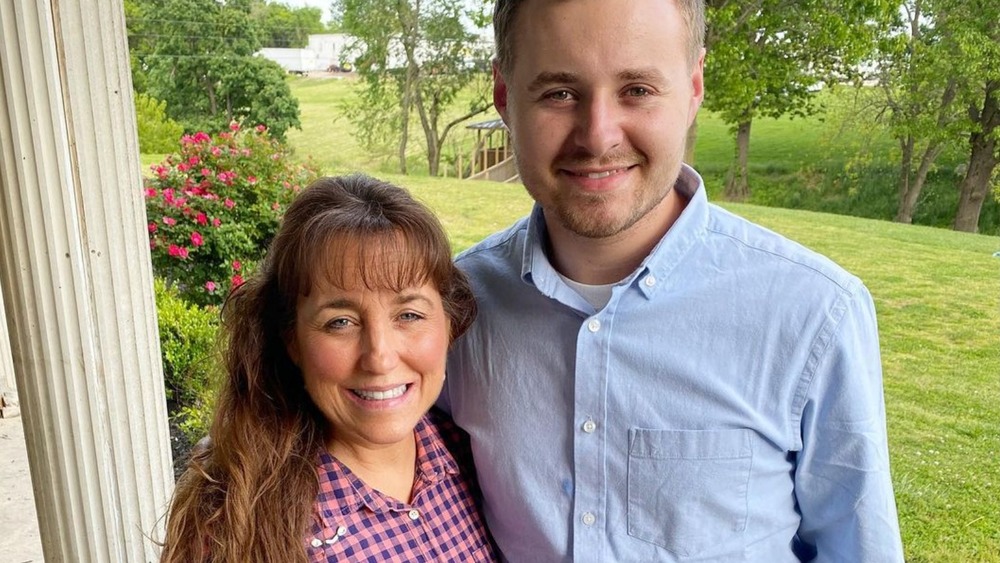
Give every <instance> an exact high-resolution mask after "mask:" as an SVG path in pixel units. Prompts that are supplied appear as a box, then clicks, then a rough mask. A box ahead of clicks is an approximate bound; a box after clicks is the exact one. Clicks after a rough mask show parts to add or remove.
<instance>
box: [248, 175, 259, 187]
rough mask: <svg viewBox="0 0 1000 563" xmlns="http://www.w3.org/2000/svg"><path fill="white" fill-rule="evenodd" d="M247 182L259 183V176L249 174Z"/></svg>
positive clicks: (251, 183)
mask: <svg viewBox="0 0 1000 563" xmlns="http://www.w3.org/2000/svg"><path fill="white" fill-rule="evenodd" d="M247 183H248V184H250V185H253V184H256V183H257V177H256V176H247Z"/></svg>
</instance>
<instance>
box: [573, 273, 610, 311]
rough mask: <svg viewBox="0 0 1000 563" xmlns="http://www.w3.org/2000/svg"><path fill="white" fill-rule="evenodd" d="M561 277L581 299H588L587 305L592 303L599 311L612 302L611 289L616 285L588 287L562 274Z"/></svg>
mask: <svg viewBox="0 0 1000 563" xmlns="http://www.w3.org/2000/svg"><path fill="white" fill-rule="evenodd" d="M559 277H561V278H562V279H563V281H564V282H566V285H568V286H570V287H571V288H572V289H573V290H574V291H576V292H577V293H579V294H580V297H583V298H584V299H586V300H587V303H590V304H591V305H592V306H593V307H594V309H595V310H597V311H600V310H601V309H603V308H604V306H605V305H607V304H608V301H610V300H611V288H612V287H614V285H615V284H613V283H609V284H604V285H588V284H585V283H580V282H578V281H573V280H571V279H569V278H567V277H566V276H564V275H562V274H559Z"/></svg>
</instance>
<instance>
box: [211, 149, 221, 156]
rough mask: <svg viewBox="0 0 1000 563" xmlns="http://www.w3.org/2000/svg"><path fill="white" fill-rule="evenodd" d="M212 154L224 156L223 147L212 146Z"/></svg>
mask: <svg viewBox="0 0 1000 563" xmlns="http://www.w3.org/2000/svg"><path fill="white" fill-rule="evenodd" d="M212 156H222V149H220V148H219V147H212Z"/></svg>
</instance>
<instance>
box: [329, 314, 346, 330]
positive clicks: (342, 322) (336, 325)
mask: <svg viewBox="0 0 1000 563" xmlns="http://www.w3.org/2000/svg"><path fill="white" fill-rule="evenodd" d="M350 325H351V321H349V320H348V319H345V318H343V317H340V318H336V319H330V320H329V321H327V323H326V324H325V325H323V326H325V327H326V328H327V329H331V330H337V329H342V328H347V327H348V326H350Z"/></svg>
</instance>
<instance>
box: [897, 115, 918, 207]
mask: <svg viewBox="0 0 1000 563" xmlns="http://www.w3.org/2000/svg"><path fill="white" fill-rule="evenodd" d="M913 145H914V140H913V135H907V136H906V137H905V138H902V139H900V140H899V150H900V158H899V186H898V188H899V189H898V192H899V195H898V198H897V204H896V222H897V223H912V222H913V208H912V207H909V206H908V205H907V203H906V202H907V201H908V200H909V195H910V169H911V168H912V166H913Z"/></svg>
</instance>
